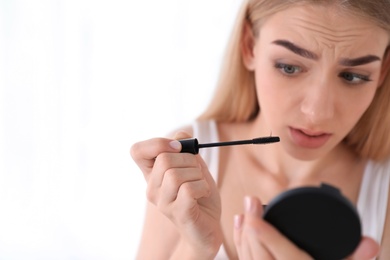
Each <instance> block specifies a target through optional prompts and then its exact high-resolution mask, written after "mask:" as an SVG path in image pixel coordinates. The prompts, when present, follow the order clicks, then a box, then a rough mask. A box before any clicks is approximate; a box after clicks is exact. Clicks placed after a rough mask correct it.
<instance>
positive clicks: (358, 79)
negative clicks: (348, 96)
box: [339, 72, 371, 84]
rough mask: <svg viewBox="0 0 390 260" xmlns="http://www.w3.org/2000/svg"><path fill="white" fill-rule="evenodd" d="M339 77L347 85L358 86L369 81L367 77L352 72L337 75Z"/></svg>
mask: <svg viewBox="0 0 390 260" xmlns="http://www.w3.org/2000/svg"><path fill="white" fill-rule="evenodd" d="M339 77H340V78H342V79H343V80H345V81H347V82H348V83H349V84H359V83H364V82H367V81H371V79H370V77H369V76H366V75H361V74H357V73H352V72H342V73H340V74H339Z"/></svg>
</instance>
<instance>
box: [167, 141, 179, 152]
mask: <svg viewBox="0 0 390 260" xmlns="http://www.w3.org/2000/svg"><path fill="white" fill-rule="evenodd" d="M169 146H170V147H172V148H173V149H175V150H181V143H180V142H179V141H177V140H173V141H171V142H170V143H169Z"/></svg>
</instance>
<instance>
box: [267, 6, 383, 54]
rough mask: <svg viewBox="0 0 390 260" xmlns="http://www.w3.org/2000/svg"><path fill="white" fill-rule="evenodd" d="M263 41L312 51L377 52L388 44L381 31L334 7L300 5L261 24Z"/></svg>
mask: <svg viewBox="0 0 390 260" xmlns="http://www.w3.org/2000/svg"><path fill="white" fill-rule="evenodd" d="M262 37H265V38H267V37H273V38H275V39H284V38H287V39H289V40H292V41H297V42H300V43H305V44H306V45H307V46H312V47H313V48H324V47H328V48H331V49H335V48H338V49H340V48H341V49H345V48H348V49H351V50H352V49H359V48H360V49H362V48H369V49H370V50H372V49H378V50H377V51H378V52H380V51H382V52H383V51H384V49H385V48H386V47H387V46H388V44H389V34H388V32H386V31H385V30H384V29H382V28H381V27H379V26H378V25H376V24H375V23H374V22H371V21H368V20H367V19H363V18H362V17H358V16H356V15H353V14H351V13H349V12H348V11H344V10H342V9H341V8H339V7H336V6H334V5H325V6H323V5H302V6H294V7H290V8H288V9H285V10H283V11H280V12H278V13H276V14H274V15H272V16H270V17H269V18H268V19H267V20H266V21H265V22H264V23H263V26H262V28H261V29H260V38H262ZM377 54H379V53H377ZM381 54H382V53H381Z"/></svg>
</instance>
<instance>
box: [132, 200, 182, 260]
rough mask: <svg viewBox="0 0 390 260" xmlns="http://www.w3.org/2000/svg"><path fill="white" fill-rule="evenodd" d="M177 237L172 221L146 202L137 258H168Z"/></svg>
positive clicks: (173, 248)
mask: <svg viewBox="0 0 390 260" xmlns="http://www.w3.org/2000/svg"><path fill="white" fill-rule="evenodd" d="M179 239H180V235H179V233H178V232H177V231H176V228H175V226H174V225H173V224H172V222H171V221H170V220H169V219H168V218H167V217H166V216H164V215H163V214H161V213H160V212H159V211H158V210H157V208H156V207H155V206H154V205H153V204H151V203H150V202H148V203H147V207H146V215H145V222H144V227H143V231H142V237H141V242H140V245H139V249H138V255H137V259H139V260H141V259H142V260H148V259H151V260H152V259H169V257H170V254H172V252H173V251H174V250H175V248H176V246H177V244H178V241H179Z"/></svg>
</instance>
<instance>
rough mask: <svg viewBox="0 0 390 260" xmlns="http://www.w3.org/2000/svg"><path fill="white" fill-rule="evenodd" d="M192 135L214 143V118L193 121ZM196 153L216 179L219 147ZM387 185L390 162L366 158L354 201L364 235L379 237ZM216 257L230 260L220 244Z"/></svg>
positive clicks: (201, 141) (382, 226)
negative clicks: (355, 201) (382, 162)
mask: <svg viewBox="0 0 390 260" xmlns="http://www.w3.org/2000/svg"><path fill="white" fill-rule="evenodd" d="M193 131H194V137H196V138H197V139H198V141H199V143H210V142H217V141H218V140H219V139H218V130H217V125H216V123H215V122H214V121H196V122H194V124H193ZM199 154H200V155H201V156H202V158H203V159H204V161H205V162H206V164H207V165H208V167H209V170H210V173H211V174H212V176H213V178H214V180H215V181H217V180H218V164H219V149H218V147H213V148H208V149H201V150H200V151H199ZM389 184H390V161H387V162H386V163H384V164H379V163H375V162H373V161H369V162H368V163H367V166H366V168H365V171H364V175H363V180H362V183H361V187H360V192H359V197H358V201H357V210H358V212H359V214H360V218H361V223H362V232H363V235H365V236H369V237H371V238H373V239H375V240H376V241H377V242H378V243H380V242H381V240H382V234H383V229H384V225H385V219H386V208H387V199H388V194H389ZM215 259H216V260H226V259H229V258H228V256H227V254H226V251H225V249H224V247H223V245H222V246H221V248H220V250H219V252H218V254H217V256H216V257H215Z"/></svg>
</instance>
